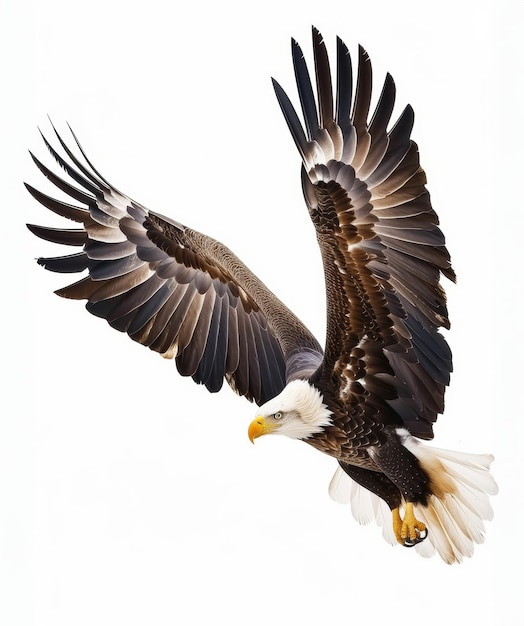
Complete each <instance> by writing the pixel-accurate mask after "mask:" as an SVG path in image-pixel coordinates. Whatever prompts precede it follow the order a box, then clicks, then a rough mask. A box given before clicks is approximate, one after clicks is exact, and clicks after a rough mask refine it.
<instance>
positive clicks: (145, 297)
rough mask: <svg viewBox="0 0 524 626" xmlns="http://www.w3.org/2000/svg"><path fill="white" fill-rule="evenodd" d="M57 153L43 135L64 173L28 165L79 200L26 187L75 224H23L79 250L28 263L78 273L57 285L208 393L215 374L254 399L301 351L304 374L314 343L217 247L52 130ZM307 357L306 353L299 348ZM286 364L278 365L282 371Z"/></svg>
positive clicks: (273, 388)
mask: <svg viewBox="0 0 524 626" xmlns="http://www.w3.org/2000/svg"><path fill="white" fill-rule="evenodd" d="M55 134H56V137H57V140H58V143H59V144H60V146H61V150H62V151H63V154H61V153H60V152H59V150H55V148H53V146H52V145H51V143H50V142H49V141H48V140H47V139H46V138H45V137H44V142H45V144H46V146H47V148H48V149H49V151H50V152H51V154H52V156H53V157H54V159H55V160H56V161H57V163H58V164H59V165H60V167H61V168H62V170H63V171H64V172H65V174H66V175H67V177H68V178H69V179H71V180H72V181H73V182H74V183H76V185H78V186H76V185H75V184H73V183H71V182H69V181H68V180H66V179H64V178H62V177H60V176H58V175H57V174H55V173H54V172H53V171H52V170H50V169H49V168H48V167H47V166H45V165H44V164H43V163H42V162H41V161H39V160H38V159H37V158H36V157H34V156H33V160H34V162H35V164H36V165H37V167H38V169H39V170H40V171H41V172H42V173H43V174H44V175H45V176H46V177H47V178H48V179H49V180H50V181H51V182H52V183H53V184H54V185H55V186H56V187H58V188H59V189H60V190H61V191H63V192H65V194H67V195H68V196H69V197H71V198H73V199H74V200H75V201H77V202H79V203H81V205H82V206H76V205H72V204H69V203H67V202H63V201H61V200H57V199H55V198H52V197H50V196H47V195H46V194H43V193H42V192H40V191H38V190H36V189H35V188H34V187H32V186H30V185H27V189H28V190H29V192H30V193H31V194H32V195H33V197H34V198H36V199H37V200H38V201H39V202H40V203H41V204H42V205H44V206H45V207H46V208H48V209H50V210H51V211H53V212H54V213H56V214H58V215H60V216H61V217H65V218H67V219H70V220H72V221H74V222H77V223H80V224H82V226H83V228H80V229H78V228H76V229H64V228H46V227H42V226H34V225H29V229H30V230H31V232H33V233H34V234H35V235H37V236H38V237H41V238H42V239H46V240H48V241H51V242H54V243H60V244H65V245H69V246H77V247H82V251H81V252H78V253H74V254H69V255H66V256H60V257H51V258H41V259H39V260H38V262H39V263H40V264H41V265H43V266H44V267H45V268H46V269H49V270H51V271H54V272H73V273H76V272H82V271H84V270H87V272H88V275H87V276H86V277H84V278H82V279H81V280H79V281H77V282H75V283H73V284H72V285H69V286H67V287H64V288H62V289H60V290H58V291H57V293H58V294H59V295H61V296H63V297H67V298H73V299H87V301H88V302H87V304H86V307H87V309H88V310H89V311H90V312H91V313H92V314H93V315H96V316H99V317H102V318H104V319H106V320H107V322H108V323H109V324H110V325H111V326H112V327H113V328H115V329H117V330H119V331H122V332H127V333H128V334H129V336H130V337H131V338H132V339H134V340H135V341H137V342H139V343H142V344H143V345H146V346H148V347H149V348H151V349H152V350H155V351H157V352H160V353H161V354H162V355H164V356H166V357H174V358H175V360H176V364H177V368H178V370H179V371H180V373H181V374H183V375H185V376H192V377H193V379H194V380H195V381H196V382H198V383H201V384H204V385H205V386H206V387H207V388H208V389H209V390H210V391H218V390H219V389H220V388H221V386H222V383H223V381H224V378H225V379H226V380H227V382H228V383H229V384H230V385H231V386H232V387H233V388H234V389H235V391H237V392H238V393H240V394H242V395H245V396H247V397H248V398H249V399H253V400H255V401H256V402H257V403H262V402H265V401H266V400H268V399H269V398H271V397H273V396H274V395H276V394H277V393H279V392H280V391H281V390H282V388H283V387H284V385H285V382H286V377H287V378H288V379H290V378H292V377H293V376H294V370H293V367H287V368H286V358H287V356H288V355H291V354H295V353H296V352H298V353H300V352H301V350H302V349H304V350H305V351H306V361H307V362H308V363H309V367H308V370H307V371H308V372H309V373H311V372H312V371H314V369H316V367H318V364H319V363H320V361H321V358H322V351H321V349H320V346H319V345H318V343H317V342H316V340H315V339H314V338H313V336H312V335H311V334H310V333H309V331H307V329H306V328H305V327H304V326H303V325H302V324H301V322H300V321H299V320H298V319H297V318H296V317H295V316H294V315H293V314H292V313H291V312H290V311H289V310H288V309H286V307H284V305H282V303H280V301H279V300H277V298H276V297H275V296H274V295H273V294H272V293H271V292H270V291H269V290H268V289H267V288H266V287H265V286H264V285H263V284H262V283H261V282H260V281H259V280H258V279H257V278H256V276H254V275H253V274H252V273H251V272H250V271H249V270H248V269H247V268H246V267H245V266H244V265H243V264H242V263H241V261H239V260H238V259H237V258H236V257H235V256H234V255H233V254H232V253H231V252H230V251H229V250H228V249H227V248H225V247H224V246H223V245H222V244H220V243H219V242H217V241H214V240H213V239H211V238H209V237H207V236H205V235H202V234H200V233H197V232H196V231H193V230H191V229H189V228H186V227H185V226H183V225H182V224H179V223H178V222H175V221H172V220H168V218H164V217H162V216H161V215H158V214H156V213H150V212H148V211H147V210H146V209H145V208H144V207H142V206H141V205H139V204H138V203H136V202H134V201H132V200H131V199H129V198H128V197H127V196H125V195H124V194H122V193H120V192H119V191H118V190H117V189H115V188H114V187H113V186H112V185H110V184H109V183H108V182H107V180H106V179H105V178H103V177H102V176H101V175H100V174H99V173H98V171H97V170H96V169H95V168H94V167H93V165H92V164H91V162H90V161H89V160H88V159H87V157H86V155H85V153H84V151H83V150H82V148H81V147H80V145H79V144H78V141H77V140H76V137H75V136H74V135H73V138H74V139H75V142H76V149H77V151H78V152H79V156H77V155H76V154H75V152H74V151H73V150H72V149H71V148H70V147H69V146H68V145H67V144H66V142H65V141H64V140H63V139H62V137H61V136H60V135H59V134H58V133H57V132H56V131H55ZM311 354H312V355H314V356H313V357H311V356H307V355H311ZM286 369H287V371H286Z"/></svg>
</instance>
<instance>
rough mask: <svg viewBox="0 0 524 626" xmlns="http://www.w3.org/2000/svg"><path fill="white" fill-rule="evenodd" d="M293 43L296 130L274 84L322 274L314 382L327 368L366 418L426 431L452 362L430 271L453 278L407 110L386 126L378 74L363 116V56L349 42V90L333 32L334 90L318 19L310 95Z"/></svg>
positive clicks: (389, 91)
mask: <svg viewBox="0 0 524 626" xmlns="http://www.w3.org/2000/svg"><path fill="white" fill-rule="evenodd" d="M292 50H293V61H294V64H295V77H296V81H297V89H298V94H299V99H300V102H301V106H302V111H303V113H304V117H305V132H304V130H302V128H301V126H300V122H299V120H298V116H297V115H296V113H295V111H294V109H293V105H292V104H291V102H290V100H289V98H288V97H287V95H286V94H285V93H284V92H283V90H282V88H281V87H279V86H278V84H276V93H277V98H278V101H279V103H280V106H281V108H282V110H283V113H284V117H285V119H286V121H287V123H288V126H289V129H290V131H291V134H292V135H293V138H294V139H295V143H296V144H297V146H298V148H299V151H300V153H301V156H302V159H303V171H302V186H303V190H304V196H305V199H306V203H307V205H308V208H309V211H310V215H311V218H312V220H313V223H314V225H315V228H316V231H317V239H318V241H319V245H320V248H321V252H322V257H323V262H324V272H325V276H326V290H327V300H328V328H327V334H326V348H325V356H324V361H323V367H322V368H321V369H320V370H319V372H317V374H316V377H315V380H316V379H319V378H321V377H322V376H323V375H324V376H329V375H330V373H331V372H332V370H333V369H334V370H335V372H336V374H337V375H338V390H339V398H340V399H341V401H343V402H346V403H348V402H353V401H354V399H355V396H357V397H358V402H360V403H361V404H362V405H363V406H364V413H365V414H367V415H368V419H369V420H371V421H375V422H376V420H377V419H378V420H379V421H382V422H383V423H389V424H397V425H404V426H405V427H407V428H408V429H409V430H410V431H411V432H412V433H413V434H415V435H418V436H420V437H424V438H430V437H431V436H432V422H434V421H435V419H436V417H437V414H438V413H440V412H442V410H443V406H444V404H443V402H444V400H443V399H444V387H445V385H447V384H448V382H449V374H450V372H451V367H452V366H451V352H450V350H449V347H448V345H447V343H446V341H445V340H444V338H443V337H442V335H441V334H440V333H439V332H438V329H439V327H441V326H444V327H448V326H449V321H448V316H447V309H446V300H445V294H444V291H443V289H442V287H441V286H440V284H439V278H440V273H441V272H442V273H443V274H444V275H446V276H447V277H448V278H450V279H452V280H453V279H454V273H453V270H452V269H451V265H450V260H449V254H448V251H447V250H446V248H445V242H444V236H443V235H442V232H441V231H440V229H439V227H438V218H437V215H436V214H435V212H434V210H433V209H432V207H431V203H430V199H429V193H428V192H427V190H426V187H425V183H426V177H425V174H424V171H423V170H422V168H421V167H420V162H419V154H418V149H417V146H416V144H415V143H414V142H413V141H412V140H411V137H410V135H411V130H412V128H413V122H414V114H413V109H412V108H411V107H410V106H407V107H406V108H405V109H404V110H403V112H402V113H401V115H400V117H399V119H398V120H397V121H396V122H395V123H394V124H393V125H392V126H391V128H389V127H390V124H391V116H392V112H393V108H394V104H395V95H396V94H395V84H394V82H393V79H392V77H391V75H389V74H387V75H386V78H385V81H384V86H383V88H382V92H381V94H380V97H379V99H378V102H377V105H376V108H375V110H374V112H373V113H372V114H371V115H370V104H371V95H372V69H371V62H370V60H369V57H368V55H367V53H366V52H365V50H364V49H363V48H362V47H359V50H358V60H359V62H358V71H357V79H356V86H355V92H354V94H352V89H353V72H352V66H351V60H350V57H349V53H348V50H347V48H346V46H345V45H344V43H343V42H342V41H341V40H340V39H337V73H336V94H335V98H333V90H332V80H331V72H330V69H329V62H328V58H327V52H326V48H325V45H324V42H323V40H322V37H321V35H320V33H319V32H318V31H317V30H316V29H314V30H313V50H314V65H315V73H316V85H317V103H318V104H317V105H315V103H314V101H313V90H312V87H311V82H310V79H309V74H308V70H307V67H306V62H305V60H304V56H303V54H302V52H301V50H300V48H298V45H297V44H296V43H295V42H293V44H292ZM334 102H335V105H334V104H333V103H334ZM315 107H316V110H315ZM315 124H318V125H317V126H315ZM388 128H389V130H388ZM326 137H328V138H330V139H331V142H329V141H327V140H326ZM339 138H342V141H341V142H339V141H338V139H339ZM351 398H353V400H352V399H351Z"/></svg>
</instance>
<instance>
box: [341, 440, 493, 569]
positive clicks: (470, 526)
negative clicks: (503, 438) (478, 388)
mask: <svg viewBox="0 0 524 626" xmlns="http://www.w3.org/2000/svg"><path fill="white" fill-rule="evenodd" d="M403 444H404V446H406V448H408V450H410V452H412V453H413V454H414V455H415V456H416V457H417V459H418V460H419V462H420V465H421V467H422V468H423V469H424V470H425V471H426V473H427V474H428V476H429V479H430V486H431V491H432V495H431V496H430V497H429V499H428V501H427V504H426V505H421V504H417V505H415V507H414V511H415V517H416V518H417V519H418V520H419V521H421V522H423V523H424V524H425V525H426V527H427V528H428V537H427V538H426V540H425V541H422V542H421V543H419V544H417V545H416V547H415V549H416V551H417V552H418V553H419V554H420V555H422V556H424V557H430V556H433V554H434V553H435V552H437V553H438V554H439V555H440V557H441V558H442V559H443V560H444V561H445V562H446V563H459V562H461V561H462V559H463V558H465V557H471V556H472V555H473V550H474V546H475V544H480V543H482V542H483V541H484V531H485V528H484V521H485V520H491V519H492V518H493V509H492V508H491V505H490V503H489V496H491V495H495V494H496V493H497V490H498V488H497V484H496V482H495V480H494V479H493V477H492V476H491V474H490V472H489V467H490V465H491V462H492V461H493V457H492V456H491V455H489V454H470V453H465V452H454V451H450V450H443V449H440V448H433V447H430V446H426V445H423V444H422V443H420V442H419V441H417V440H416V439H414V438H413V437H411V436H407V437H405V439H404V441H403ZM329 492H330V495H331V497H332V498H333V499H334V500H336V501H337V502H345V503H350V504H351V510H352V513H353V516H354V517H355V519H357V521H359V522H360V523H362V524H367V523H369V522H370V521H371V520H373V519H374V520H375V521H376V523H377V524H378V525H379V526H382V529H383V536H384V539H386V541H388V542H389V543H391V544H393V545H395V544H396V543H397V541H396V538H395V535H394V533H393V529H392V524H391V514H390V510H389V507H388V506H387V505H386V503H385V502H384V501H383V500H381V499H380V498H379V497H378V496H376V495H375V494H373V493H371V492H370V491H368V490H367V489H365V488H364V487H361V486H360V485H358V484H357V483H356V482H354V481H353V480H352V479H351V478H350V477H349V476H348V475H347V474H346V473H345V472H344V471H343V470H342V469H341V468H338V469H337V472H336V473H335V476H334V477H333V480H332V481H331V484H330V487H329Z"/></svg>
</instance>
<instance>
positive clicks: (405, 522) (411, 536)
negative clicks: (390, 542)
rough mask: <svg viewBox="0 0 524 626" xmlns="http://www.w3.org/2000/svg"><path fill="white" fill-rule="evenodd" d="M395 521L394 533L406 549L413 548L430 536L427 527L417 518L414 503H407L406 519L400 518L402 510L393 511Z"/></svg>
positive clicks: (395, 509)
mask: <svg viewBox="0 0 524 626" xmlns="http://www.w3.org/2000/svg"><path fill="white" fill-rule="evenodd" d="M391 514H392V520H393V532H394V533H395V537H396V538H397V541H398V542H399V543H400V544H402V545H403V546H405V547H406V548H412V547H413V546H415V545H417V543H420V542H421V541H424V539H425V538H426V537H427V536H428V529H427V528H426V525H425V524H423V523H422V522H419V520H418V519H417V518H416V517H415V512H414V510H413V502H406V504H405V510H404V519H402V518H401V517H400V508H399V507H396V508H394V509H393V510H392V511H391Z"/></svg>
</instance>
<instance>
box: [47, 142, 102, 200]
mask: <svg viewBox="0 0 524 626" xmlns="http://www.w3.org/2000/svg"><path fill="white" fill-rule="evenodd" d="M40 134H41V136H42V139H43V141H44V143H45V145H46V147H47V149H48V150H49V152H50V153H51V155H52V156H53V158H54V159H55V161H56V162H57V163H58V164H59V165H60V167H61V168H62V169H63V170H64V171H66V172H67V173H68V175H69V176H71V178H72V179H73V180H74V181H75V182H77V183H78V184H79V185H81V186H82V187H83V188H84V189H87V190H88V191H90V192H91V193H92V194H93V195H94V196H95V198H97V199H102V198H103V194H102V191H101V190H100V188H99V187H98V185H94V184H93V183H92V181H90V180H89V179H88V178H86V177H85V176H82V175H81V174H79V173H78V172H77V171H76V170H75V168H74V167H71V165H70V164H69V163H68V162H67V161H66V160H65V159H64V158H63V157H62V156H61V155H60V154H59V153H58V152H57V151H56V150H55V149H54V148H53V146H52V145H51V144H50V143H49V141H48V140H47V138H46V137H45V135H44V134H43V133H42V132H40ZM73 162H74V161H73Z"/></svg>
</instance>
